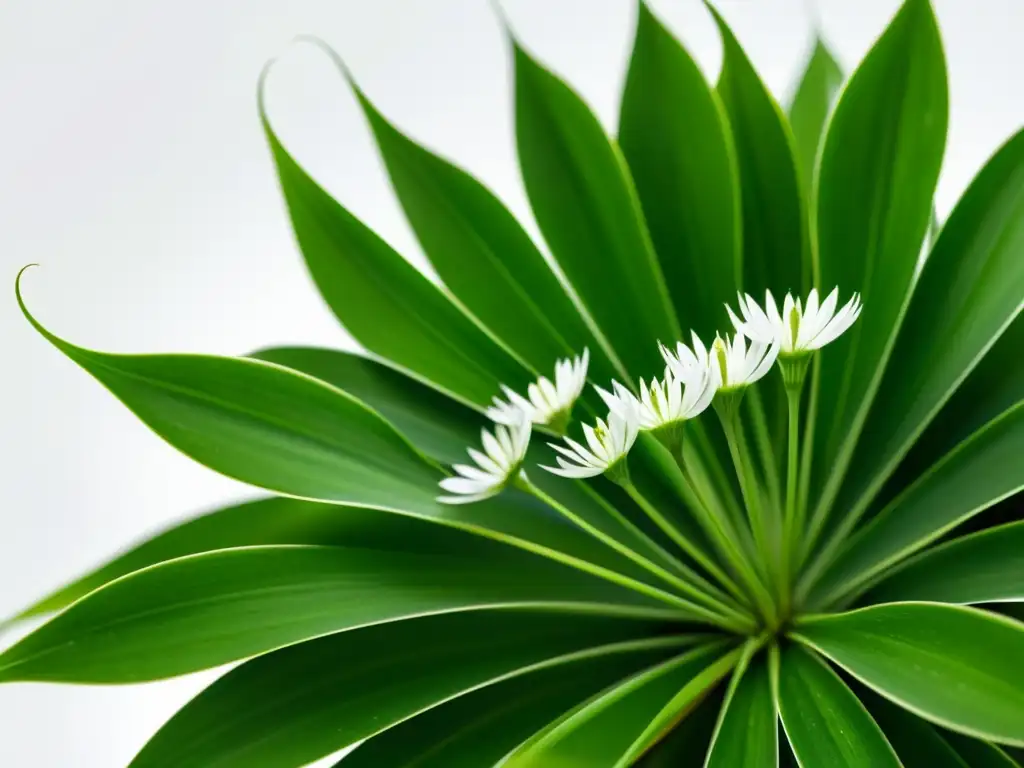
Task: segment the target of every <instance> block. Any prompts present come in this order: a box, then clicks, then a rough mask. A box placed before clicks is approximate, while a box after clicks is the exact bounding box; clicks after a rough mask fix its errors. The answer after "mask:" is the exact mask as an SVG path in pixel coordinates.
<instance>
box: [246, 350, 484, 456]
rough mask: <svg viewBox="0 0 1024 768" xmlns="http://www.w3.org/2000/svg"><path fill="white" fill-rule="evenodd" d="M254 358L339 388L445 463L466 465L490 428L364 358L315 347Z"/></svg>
mask: <svg viewBox="0 0 1024 768" xmlns="http://www.w3.org/2000/svg"><path fill="white" fill-rule="evenodd" d="M250 357H255V358H257V359H258V360H267V361H269V362H271V363H277V364H278V365H283V366H285V367H286V368H291V369H293V370H296V371H302V372H303V373H307V374H309V375H310V376H313V377H315V378H317V379H320V380H321V381H326V382H327V383H328V384H332V385H333V386H335V387H337V388H338V389H341V390H343V391H345V392H347V393H348V394H350V395H352V396H353V397H356V398H358V399H359V400H361V401H362V402H364V403H366V404H367V405H368V406H370V407H371V408H373V409H374V410H375V411H377V412H378V413H379V414H380V415H381V416H383V417H384V418H385V419H387V420H388V421H390V422H391V423H392V424H394V425H395V428H396V429H398V431H399V432H401V433H402V434H403V435H405V437H406V438H407V439H408V440H409V442H410V443H412V444H413V445H414V446H416V447H417V448H418V449H419V450H420V451H422V452H423V453H425V454H426V455H428V456H430V457H431V458H434V459H437V460H438V461H440V462H443V463H445V464H453V463H456V462H465V461H466V447H467V446H471V445H475V444H476V443H477V441H478V440H479V439H480V430H481V428H483V427H485V426H490V423H489V422H488V420H487V418H486V417H485V416H484V415H483V414H482V413H480V412H479V411H476V410H474V409H472V408H469V407H467V406H465V405H463V404H462V403H460V402H458V401H456V400H453V399H452V398H450V397H446V396H445V395H443V394H441V393H440V392H438V391H437V390H435V389H433V388H432V387H428V386H427V385H425V384H422V383H420V382H419V381H416V380H415V379H413V378H410V377H409V376H406V375H404V374H402V373H399V372H398V371H396V370H394V369H392V368H390V367H388V366H386V365H384V364H382V363H379V362H377V361H376V360H371V359H369V358H367V357H363V356H361V355H357V354H353V353H351V352H342V351H340V350H334V349H321V348H315V347H273V348H270V349H261V350H259V351H258V352H254V353H253V354H252V355H250Z"/></svg>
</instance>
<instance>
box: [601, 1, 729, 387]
mask: <svg viewBox="0 0 1024 768" xmlns="http://www.w3.org/2000/svg"><path fill="white" fill-rule="evenodd" d="M637 6H638V9H639V10H638V13H639V16H638V20H637V30H636V40H635V42H634V44H633V54H632V58H631V60H630V65H629V73H628V75H627V77H626V86H625V91H624V92H623V96H622V111H621V115H620V118H619V142H620V143H621V145H622V152H623V155H624V156H625V158H626V160H627V162H628V163H629V168H630V171H631V172H632V174H633V178H634V179H635V181H636V188H637V192H638V194H639V198H640V202H641V204H642V207H643V213H644V216H645V217H646V219H647V223H648V225H649V227H650V233H651V239H652V241H653V243H654V247H655V251H656V252H657V255H658V260H659V263H660V264H661V270H662V272H663V273H664V275H665V280H666V282H667V284H668V287H669V293H670V294H671V296H672V300H673V304H674V306H675V310H676V315H677V316H678V318H679V322H680V324H681V325H682V327H683V328H684V329H686V328H693V329H694V330H696V331H697V332H698V333H699V334H701V335H702V336H704V337H705V338H709V337H711V336H713V334H714V333H715V331H716V330H717V329H718V328H719V327H720V326H721V324H722V323H723V322H725V321H726V320H727V318H726V316H725V311H724V309H723V307H722V303H723V302H725V301H730V300H731V299H732V297H733V296H734V294H735V292H736V289H737V287H738V285H739V282H740V277H739V275H740V264H741V239H742V232H741V228H740V198H739V184H738V177H737V169H736V157H735V148H734V147H733V145H732V140H731V137H730V135H729V131H728V126H727V125H726V118H725V115H724V111H723V108H722V104H721V103H720V101H719V99H718V97H717V96H716V94H715V93H714V92H713V91H712V90H711V88H710V87H709V85H708V84H707V82H706V81H705V80H704V75H703V74H702V73H701V71H700V68H699V67H698V66H697V64H696V62H695V61H694V60H693V59H692V58H691V57H690V55H689V54H688V53H687V52H686V50H685V49H684V48H683V47H682V46H681V45H680V44H679V43H678V42H677V41H676V39H675V38H674V37H673V36H672V33H671V32H669V31H668V30H667V29H666V28H665V27H664V26H663V25H662V23H661V22H660V21H659V20H658V18H657V17H656V16H655V15H654V13H653V12H652V11H651V9H650V8H649V7H648V5H647V3H646V2H641V3H637ZM639 338H644V337H642V336H641V337H639ZM661 340H662V341H664V342H665V343H666V344H667V343H669V341H670V340H669V339H667V338H662V339H661ZM686 340H687V342H688V341H689V339H688V338H687V339H686ZM656 370H657V368H654V369H648V371H647V372H646V373H644V374H643V375H645V376H648V375H650V374H652V373H653V372H654V371H656Z"/></svg>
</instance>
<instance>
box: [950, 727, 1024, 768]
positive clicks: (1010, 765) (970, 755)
mask: <svg viewBox="0 0 1024 768" xmlns="http://www.w3.org/2000/svg"><path fill="white" fill-rule="evenodd" d="M942 738H943V739H945V740H946V742H947V743H949V744H950V746H952V747H953V748H954V749H955V750H956V751H957V752H958V753H959V754H960V757H962V758H963V760H964V763H965V764H966V765H968V766H970V768H1020V766H1019V765H1018V764H1017V762H1016V761H1015V760H1014V759H1013V758H1011V757H1010V756H1009V755H1007V754H1006V753H1005V752H1004V751H1003V750H1001V749H1000V748H999V747H997V746H996V745H995V744H989V743H988V742H987V741H980V740H978V739H972V738H970V737H969V736H964V735H962V734H959V733H953V732H952V731H943V732H942Z"/></svg>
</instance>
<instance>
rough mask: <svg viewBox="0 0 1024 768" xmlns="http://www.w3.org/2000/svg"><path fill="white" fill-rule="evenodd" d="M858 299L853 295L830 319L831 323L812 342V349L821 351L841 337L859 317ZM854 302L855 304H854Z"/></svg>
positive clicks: (859, 306) (859, 305)
mask: <svg viewBox="0 0 1024 768" xmlns="http://www.w3.org/2000/svg"><path fill="white" fill-rule="evenodd" d="M859 300H860V297H859V296H858V295H857V294H854V295H853V298H852V299H850V300H849V301H848V302H847V303H846V305H845V306H843V308H842V309H841V310H839V312H837V313H836V316H835V317H833V318H832V321H831V322H830V323H829V324H828V325H826V326H825V328H824V329H823V330H822V332H821V333H819V334H818V335H817V336H816V337H815V338H814V339H813V340H812V341H811V344H812V345H813V346H812V349H821V347H823V346H825V345H826V344H828V343H829V342H831V341H835V339H837V338H838V337H839V336H840V335H842V334H843V333H844V332H845V331H846V330H847V329H848V328H849V327H850V326H851V325H853V324H854V322H855V321H856V320H857V318H858V317H860V310H861V307H862V305H861V304H860V301H859ZM855 302H856V303H855Z"/></svg>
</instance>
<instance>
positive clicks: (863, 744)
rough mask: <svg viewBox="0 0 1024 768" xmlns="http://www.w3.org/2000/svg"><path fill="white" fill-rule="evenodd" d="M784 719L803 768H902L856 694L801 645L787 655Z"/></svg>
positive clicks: (781, 707)
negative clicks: (840, 766) (805, 767)
mask: <svg viewBox="0 0 1024 768" xmlns="http://www.w3.org/2000/svg"><path fill="white" fill-rule="evenodd" d="M779 713H780V715H781V716H782V724H783V725H784V726H785V729H786V736H787V737H788V739H789V743H790V745H791V746H792V747H793V752H794V753H795V754H796V757H797V760H799V762H800V765H803V766H819V765H820V766H826V765H843V766H847V767H848V768H861V766H863V768H882V766H891V768H899V766H900V761H899V759H898V758H897V757H896V753H895V752H893V750H892V747H891V746H890V744H889V742H888V741H886V739H885V736H884V735H883V733H882V730H881V729H880V728H879V727H878V724H877V723H875V721H874V720H872V719H871V715H869V714H868V712H867V710H866V709H864V705H863V704H861V703H860V701H858V700H857V697H856V696H854V694H853V691H851V690H850V689H849V688H847V687H846V684H845V683H843V681H842V680H840V679H839V676H838V675H837V674H836V673H835V672H833V671H832V670H831V669H829V667H828V665H827V664H825V663H824V662H823V661H822V660H821V659H819V658H817V657H816V656H815V655H813V654H811V653H809V652H807V651H806V650H804V649H803V648H800V647H799V646H796V645H792V646H790V647H788V648H786V649H785V650H783V652H782V664H781V668H780V671H779Z"/></svg>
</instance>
